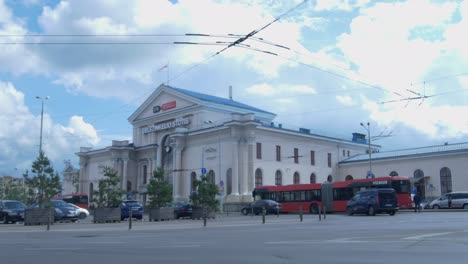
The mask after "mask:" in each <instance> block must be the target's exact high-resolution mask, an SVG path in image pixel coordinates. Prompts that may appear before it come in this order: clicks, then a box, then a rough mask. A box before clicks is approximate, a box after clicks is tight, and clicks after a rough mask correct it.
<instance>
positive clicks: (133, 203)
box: [124, 201, 141, 207]
mask: <svg viewBox="0 0 468 264" xmlns="http://www.w3.org/2000/svg"><path fill="white" fill-rule="evenodd" d="M124 204H125V205H126V206H130V207H137V206H141V204H140V203H139V202H137V201H125V202H124Z"/></svg>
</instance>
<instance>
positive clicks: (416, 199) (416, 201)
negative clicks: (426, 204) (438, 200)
mask: <svg viewBox="0 0 468 264" xmlns="http://www.w3.org/2000/svg"><path fill="white" fill-rule="evenodd" d="M413 202H414V212H415V213H416V212H421V196H419V193H416V194H415V195H414V196H413Z"/></svg>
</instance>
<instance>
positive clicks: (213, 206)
mask: <svg viewBox="0 0 468 264" xmlns="http://www.w3.org/2000/svg"><path fill="white" fill-rule="evenodd" d="M193 186H194V187H195V189H196V191H195V192H194V193H192V195H191V196H190V199H191V200H192V203H193V211H192V218H194V219H197V218H202V217H203V209H204V208H206V209H207V213H208V215H209V217H214V212H216V210H217V209H218V206H219V201H218V200H217V199H216V195H218V194H219V192H218V186H216V184H214V183H211V182H210V181H209V179H208V177H207V176H206V175H201V176H200V179H199V180H194V181H193ZM200 214H201V215H200Z"/></svg>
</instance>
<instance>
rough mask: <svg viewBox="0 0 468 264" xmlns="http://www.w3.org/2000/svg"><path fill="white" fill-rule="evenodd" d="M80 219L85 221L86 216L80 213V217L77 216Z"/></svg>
mask: <svg viewBox="0 0 468 264" xmlns="http://www.w3.org/2000/svg"><path fill="white" fill-rule="evenodd" d="M78 217H79V218H80V219H85V218H86V214H85V213H83V212H81V213H80V215H79V216H78Z"/></svg>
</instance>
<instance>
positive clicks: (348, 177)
mask: <svg viewBox="0 0 468 264" xmlns="http://www.w3.org/2000/svg"><path fill="white" fill-rule="evenodd" d="M352 180H353V176H351V175H348V176H346V178H345V181H352Z"/></svg>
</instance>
